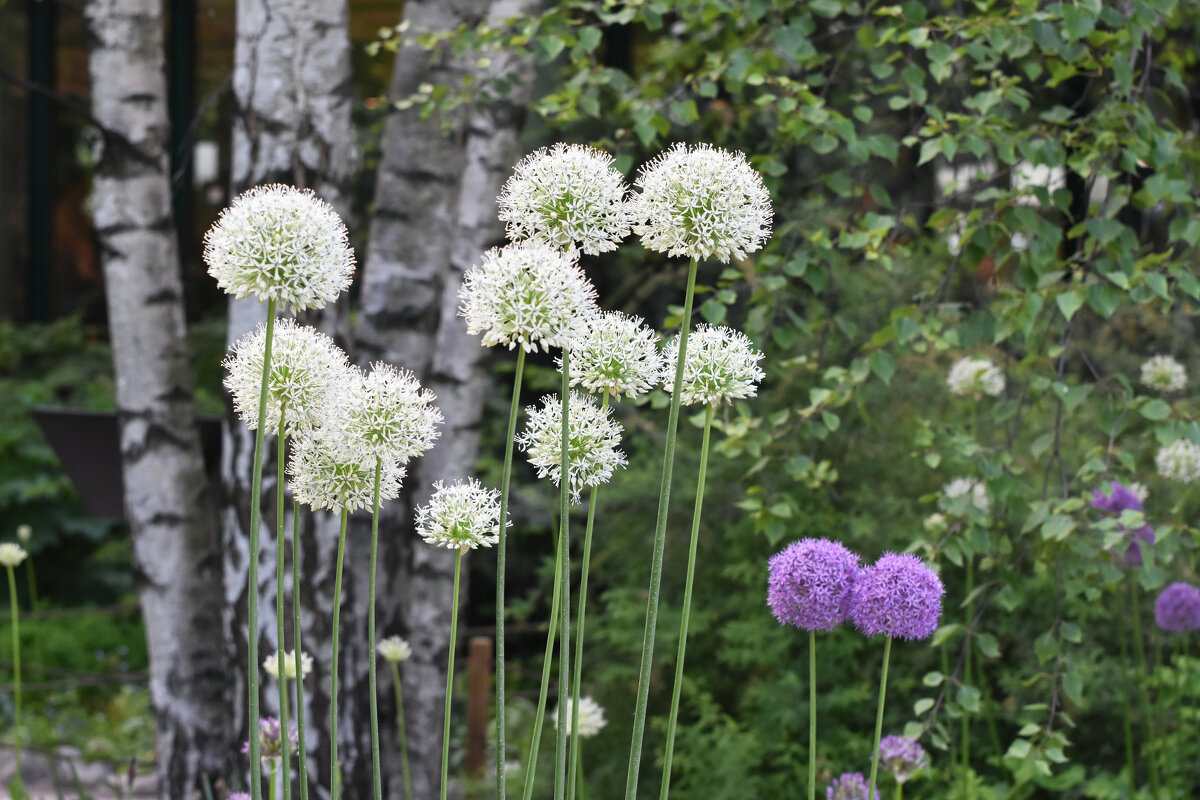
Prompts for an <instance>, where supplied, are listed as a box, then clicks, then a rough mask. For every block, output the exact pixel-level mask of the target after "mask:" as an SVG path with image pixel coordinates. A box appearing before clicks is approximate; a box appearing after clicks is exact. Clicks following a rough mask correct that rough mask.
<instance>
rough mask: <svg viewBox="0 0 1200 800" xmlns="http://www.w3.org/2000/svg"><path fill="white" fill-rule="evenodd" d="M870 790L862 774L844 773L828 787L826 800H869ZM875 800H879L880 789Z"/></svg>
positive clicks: (876, 791) (876, 792)
mask: <svg viewBox="0 0 1200 800" xmlns="http://www.w3.org/2000/svg"><path fill="white" fill-rule="evenodd" d="M870 789H871V787H870V785H869V784H868V783H867V779H866V778H864V777H863V774H862V773H861V772H844V773H842V774H841V775H840V776H839V777H837V778H834V779H833V780H832V781H831V782H830V784H829V786H828V787H826V789H825V800H867V792H868V791H870ZM874 800H879V790H878V789H876V790H875V798H874Z"/></svg>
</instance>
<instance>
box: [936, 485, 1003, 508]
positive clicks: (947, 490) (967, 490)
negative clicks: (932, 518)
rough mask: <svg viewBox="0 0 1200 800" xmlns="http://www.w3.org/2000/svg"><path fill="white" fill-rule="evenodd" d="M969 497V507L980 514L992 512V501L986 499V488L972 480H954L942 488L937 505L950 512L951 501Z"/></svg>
mask: <svg viewBox="0 0 1200 800" xmlns="http://www.w3.org/2000/svg"><path fill="white" fill-rule="evenodd" d="M964 495H970V498H971V505H973V506H975V508H977V509H979V512H980V513H981V514H987V513H988V512H990V511H991V510H992V501H991V500H990V499H989V498H988V494H987V486H985V485H984V484H983V482H982V481H977V480H975V479H974V478H955V479H954V480H952V481H950V482H949V483H947V484H946V485H945V486H943V487H942V497H941V499H940V500H938V505H939V506H941V508H942V509H943V510H946V511H948V510H950V504H951V501H953V500H954V499H955V498H958V497H962V496H964Z"/></svg>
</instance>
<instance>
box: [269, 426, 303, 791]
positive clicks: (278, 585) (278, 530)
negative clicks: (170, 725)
mask: <svg viewBox="0 0 1200 800" xmlns="http://www.w3.org/2000/svg"><path fill="white" fill-rule="evenodd" d="M286 419H287V403H282V404H281V405H280V407H279V435H278V436H276V437H275V438H276V440H277V441H278V447H277V449H276V455H275V472H276V478H275V666H276V668H277V671H278V673H279V679H278V681H277V682H278V683H279V730H280V731H282V733H281V734H280V736H281V737H282V740H283V742H284V743H285V745H286V743H287V732H288V705H289V703H288V679H287V666H286V665H285V664H284V663H283V661H284V657H283V645H284V639H286V638H287V627H286V623H285V620H286V619H287V618H286V617H285V616H284V614H283V554H284V548H285V544H284V518H283V509H284V505H283V501H284V499H285V495H286V494H287V492H286V491H285V488H286V486H287V483H286V481H285V479H284V467H285V466H286V465H287V436H286V435H285V433H284V432H285V431H286V430H287V426H286V425H285V421H286ZM297 652H299V651H297ZM296 674H297V676H298V675H299V674H300V673H296ZM290 750H291V748H290V747H286V746H285V747H284V748H283V755H282V758H283V770H282V774H283V800H292V754H291V752H290ZM271 769H272V770H274V769H275V767H274V764H272V766H271Z"/></svg>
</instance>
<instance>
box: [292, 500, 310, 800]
mask: <svg viewBox="0 0 1200 800" xmlns="http://www.w3.org/2000/svg"><path fill="white" fill-rule="evenodd" d="M292 644H294V645H295V646H296V650H295V652H294V653H293V656H294V658H295V661H296V729H297V734H298V742H297V748H296V750H297V753H298V754H299V756H300V800H308V743H307V742H306V741H305V738H304V669H303V664H302V663H301V653H302V650H301V642H300V504H299V503H297V502H296V501H295V499H293V500H292Z"/></svg>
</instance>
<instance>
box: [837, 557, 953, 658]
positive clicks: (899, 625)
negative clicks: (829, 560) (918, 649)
mask: <svg viewBox="0 0 1200 800" xmlns="http://www.w3.org/2000/svg"><path fill="white" fill-rule="evenodd" d="M945 593H946V588H945V587H944V586H942V579H941V578H939V577H938V575H937V573H936V572H934V571H933V570H931V569H930V568H929V567H927V566H925V565H924V564H923V563H921V559H919V558H917V557H916V556H914V555H912V554H904V555H898V554H896V553H884V554H883V555H882V556H880V557H879V560H878V561H876V562H875V563H874V565H872V566H870V567H867V568H866V569H864V570H862V571H860V572H859V573H858V579H857V580H856V581H855V582H854V590H853V600H852V601H851V609H850V617H851V618H852V619H853V620H854V624H855V626H856V627H857V628H858V629H859V630H860V631H862V632H863V633H865V634H866V635H867V636H875V635H876V634H880V633H882V634H883V635H885V636H894V637H898V638H900V639H927V638H929V635H930V634H932V633H933V632H934V631H935V630H936V629H937V626H938V621H939V620H940V619H941V617H942V595H944V594H945Z"/></svg>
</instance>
